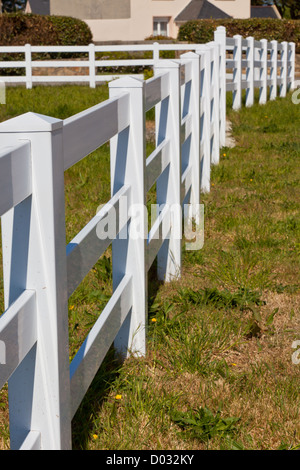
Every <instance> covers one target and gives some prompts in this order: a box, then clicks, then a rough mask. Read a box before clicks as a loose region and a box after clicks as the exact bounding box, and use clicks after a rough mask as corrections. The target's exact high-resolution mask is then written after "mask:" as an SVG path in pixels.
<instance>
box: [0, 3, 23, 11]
mask: <svg viewBox="0 0 300 470" xmlns="http://www.w3.org/2000/svg"><path fill="white" fill-rule="evenodd" d="M25 7H26V0H2V11H3V12H15V11H23V10H25ZM0 11H1V0H0Z"/></svg>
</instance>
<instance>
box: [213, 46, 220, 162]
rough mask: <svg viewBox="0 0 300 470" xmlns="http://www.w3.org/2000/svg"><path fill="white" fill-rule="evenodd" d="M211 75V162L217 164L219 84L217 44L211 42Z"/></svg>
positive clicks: (218, 147)
mask: <svg viewBox="0 0 300 470" xmlns="http://www.w3.org/2000/svg"><path fill="white" fill-rule="evenodd" d="M211 46H212V59H213V60H212V77H211V93H212V97H211V98H212V103H211V104H212V110H211V113H212V115H211V121H212V126H213V135H212V143H211V145H212V148H211V163H212V164H213V165H218V163H219V161H220V86H219V73H220V71H219V62H220V61H219V56H220V52H219V45H218V44H216V43H214V42H212V43H211Z"/></svg>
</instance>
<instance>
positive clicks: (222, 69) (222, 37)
mask: <svg viewBox="0 0 300 470" xmlns="http://www.w3.org/2000/svg"><path fill="white" fill-rule="evenodd" d="M214 40H215V42H216V43H217V44H219V46H220V56H219V59H220V60H219V87H220V98H219V99H220V146H221V147H224V146H225V143H226V28H225V27H224V26H218V28H217V29H216V31H215V33H214Z"/></svg>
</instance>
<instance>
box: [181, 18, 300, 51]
mask: <svg viewBox="0 0 300 470" xmlns="http://www.w3.org/2000/svg"><path fill="white" fill-rule="evenodd" d="M218 26H225V28H226V31H227V36H228V37H233V36H234V35H236V34H240V35H241V36H243V37H244V38H245V37H249V36H253V37H254V38H255V39H257V40H260V39H267V40H268V41H272V40H277V41H279V42H282V41H287V42H295V43H296V49H297V52H298V53H300V20H285V19H284V20H281V19H268V18H263V19H261V18H250V19H245V20H244V19H243V20H240V19H226V20H224V19H223V20H214V19H211V20H195V21H188V22H186V23H185V24H184V25H182V26H181V27H180V28H179V33H178V40H180V41H187V42H192V43H206V42H209V41H212V40H213V37H214V31H215V29H216V28H217V27H218Z"/></svg>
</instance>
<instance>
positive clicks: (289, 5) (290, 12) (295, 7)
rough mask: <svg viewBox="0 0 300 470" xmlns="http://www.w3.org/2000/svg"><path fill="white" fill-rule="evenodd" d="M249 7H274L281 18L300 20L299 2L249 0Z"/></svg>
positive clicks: (287, 0) (291, 0) (293, 0)
mask: <svg viewBox="0 0 300 470" xmlns="http://www.w3.org/2000/svg"><path fill="white" fill-rule="evenodd" d="M251 5H253V6H254V5H258V6H263V5H276V7H277V8H278V11H279V13H280V14H281V16H282V18H291V19H293V20H299V19H300V2H299V0H251Z"/></svg>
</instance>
